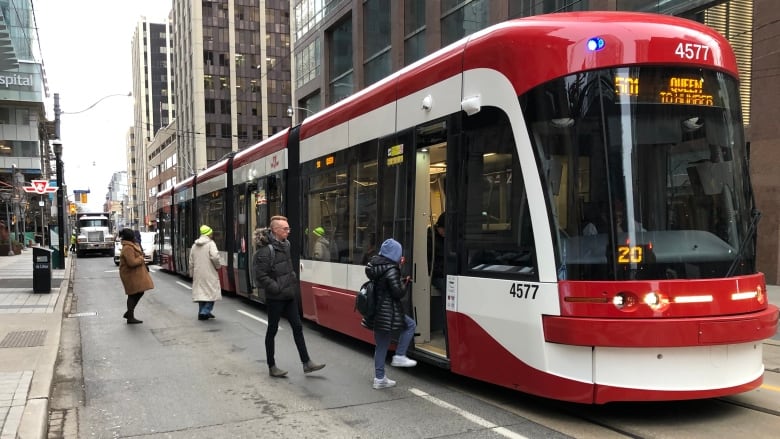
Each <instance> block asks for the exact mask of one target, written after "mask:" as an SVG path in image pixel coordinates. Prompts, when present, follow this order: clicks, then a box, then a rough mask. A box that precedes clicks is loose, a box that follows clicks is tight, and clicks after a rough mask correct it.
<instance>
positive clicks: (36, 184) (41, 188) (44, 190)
mask: <svg viewBox="0 0 780 439" xmlns="http://www.w3.org/2000/svg"><path fill="white" fill-rule="evenodd" d="M30 184H32V186H22V188H23V189H24V191H25V192H34V193H36V194H40V195H43V194H49V193H52V192H57V189H58V188H57V186H49V182H48V181H47V180H33V181H31V182H30Z"/></svg>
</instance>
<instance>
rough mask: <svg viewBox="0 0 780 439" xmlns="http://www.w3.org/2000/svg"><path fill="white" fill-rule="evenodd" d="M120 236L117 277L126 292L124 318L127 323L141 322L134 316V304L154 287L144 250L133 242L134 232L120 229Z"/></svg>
mask: <svg viewBox="0 0 780 439" xmlns="http://www.w3.org/2000/svg"><path fill="white" fill-rule="evenodd" d="M119 236H120V237H121V238H122V252H121V253H120V254H119V278H120V279H122V285H123V286H124V287H125V294H127V312H125V315H124V318H126V319H127V323H128V324H134V323H143V321H142V320H138V319H136V318H135V306H136V305H138V301H139V300H141V297H143V296H144V291H146V290H151V289H152V288H154V282H152V277H151V276H149V269H148V268H146V263H145V262H144V252H143V251H142V250H141V246H140V245H138V244H137V243H136V242H135V233H134V232H133V230H132V229H122V231H121V232H119Z"/></svg>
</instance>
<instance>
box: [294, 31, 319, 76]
mask: <svg viewBox="0 0 780 439" xmlns="http://www.w3.org/2000/svg"><path fill="white" fill-rule="evenodd" d="M321 54H322V42H321V40H320V39H319V38H317V39H315V40H314V41H312V42H311V43H310V44H309V45H308V46H306V47H304V48H303V49H302V50H301V51H299V52H298V53H297V55H296V57H295V69H296V74H295V85H296V86H297V87H302V86H303V85H304V84H306V83H308V82H309V81H311V80H313V79H315V78H316V77H317V76H319V74H320V58H321Z"/></svg>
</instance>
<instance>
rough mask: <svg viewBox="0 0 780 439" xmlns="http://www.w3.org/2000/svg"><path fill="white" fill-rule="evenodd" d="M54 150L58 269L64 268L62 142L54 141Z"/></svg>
mask: <svg viewBox="0 0 780 439" xmlns="http://www.w3.org/2000/svg"><path fill="white" fill-rule="evenodd" d="M51 144H52V147H53V148H54V158H55V159H56V160H57V235H58V236H59V242H58V244H59V248H58V249H57V253H59V258H58V259H59V260H58V261H57V262H58V265H59V266H58V267H54V268H59V269H64V268H65V205H64V194H63V193H64V192H65V178H64V176H63V175H62V174H63V172H62V142H61V141H60V139H54V140H53V141H52V142H51Z"/></svg>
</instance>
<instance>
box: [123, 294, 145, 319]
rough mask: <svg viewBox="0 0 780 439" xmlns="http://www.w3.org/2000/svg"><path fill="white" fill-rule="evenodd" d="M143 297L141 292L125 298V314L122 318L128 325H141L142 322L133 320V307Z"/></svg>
mask: <svg viewBox="0 0 780 439" xmlns="http://www.w3.org/2000/svg"><path fill="white" fill-rule="evenodd" d="M143 295H144V293H143V292H141V293H137V294H131V295H129V296H127V312H126V313H125V315H124V317H125V318H126V319H127V324H128V325H133V324H137V323H143V320H138V319H136V318H135V306H136V305H138V301H139V300H141V297H143Z"/></svg>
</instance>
